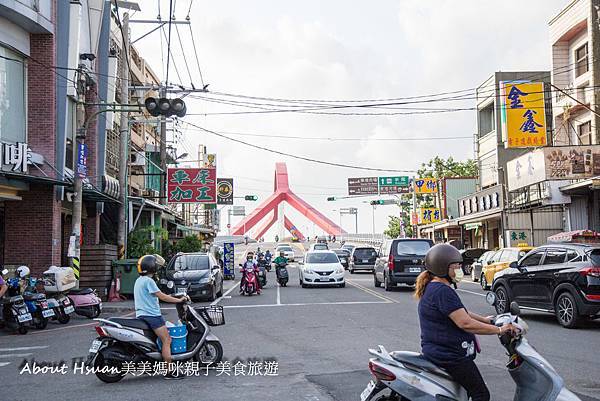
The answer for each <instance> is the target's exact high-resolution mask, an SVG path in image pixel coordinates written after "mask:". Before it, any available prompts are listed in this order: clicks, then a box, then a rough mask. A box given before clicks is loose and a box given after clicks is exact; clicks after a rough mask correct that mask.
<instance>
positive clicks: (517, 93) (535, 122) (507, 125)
mask: <svg viewBox="0 0 600 401" xmlns="http://www.w3.org/2000/svg"><path fill="white" fill-rule="evenodd" d="M502 129H503V132H504V137H505V138H506V146H507V147H508V148H528V147H535V146H546V108H545V102H544V84H543V83H542V82H534V83H530V82H528V83H505V85H504V87H503V92H502Z"/></svg>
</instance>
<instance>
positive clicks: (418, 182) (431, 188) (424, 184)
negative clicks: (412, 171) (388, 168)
mask: <svg viewBox="0 0 600 401" xmlns="http://www.w3.org/2000/svg"><path fill="white" fill-rule="evenodd" d="M413 187H414V190H415V193H417V194H434V193H436V192H437V191H438V188H437V187H438V185H437V180H436V179H435V178H415V181H414V185H413Z"/></svg>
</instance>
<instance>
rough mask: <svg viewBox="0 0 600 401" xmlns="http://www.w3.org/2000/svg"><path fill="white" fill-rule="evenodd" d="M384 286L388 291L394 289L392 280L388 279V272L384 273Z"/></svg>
mask: <svg viewBox="0 0 600 401" xmlns="http://www.w3.org/2000/svg"><path fill="white" fill-rule="evenodd" d="M383 287H384V288H385V290H386V291H391V290H392V285H391V284H390V281H389V280H388V276H387V274H384V275H383Z"/></svg>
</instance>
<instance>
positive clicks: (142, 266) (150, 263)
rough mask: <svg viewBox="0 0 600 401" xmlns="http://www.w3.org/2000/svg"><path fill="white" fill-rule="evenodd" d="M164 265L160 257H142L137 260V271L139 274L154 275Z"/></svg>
mask: <svg viewBox="0 0 600 401" xmlns="http://www.w3.org/2000/svg"><path fill="white" fill-rule="evenodd" d="M164 265H165V260H164V259H163V258H162V256H160V255H156V254H155V255H144V256H142V257H141V258H139V259H138V262H137V269H138V273H139V274H148V273H156V271H157V270H158V269H159V268H160V267H162V266H164Z"/></svg>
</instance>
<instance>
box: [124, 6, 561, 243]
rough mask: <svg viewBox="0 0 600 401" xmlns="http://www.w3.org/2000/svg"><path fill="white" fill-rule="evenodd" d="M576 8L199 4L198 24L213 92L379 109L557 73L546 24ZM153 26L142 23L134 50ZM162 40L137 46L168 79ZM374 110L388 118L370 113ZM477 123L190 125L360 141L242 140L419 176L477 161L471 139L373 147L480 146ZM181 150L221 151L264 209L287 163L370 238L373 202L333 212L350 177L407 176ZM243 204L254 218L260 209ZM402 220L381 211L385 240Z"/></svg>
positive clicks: (205, 107) (310, 119) (327, 205)
mask: <svg viewBox="0 0 600 401" xmlns="http://www.w3.org/2000/svg"><path fill="white" fill-rule="evenodd" d="M160 3H161V7H162V11H161V15H162V18H163V19H166V18H167V16H168V14H169V12H168V6H169V1H167V0H163V1H161V2H160ZM173 3H174V5H175V12H174V15H175V16H176V18H177V19H179V20H183V19H185V17H186V15H187V11H188V9H189V6H190V0H174V1H173ZM568 3H569V1H567V0H527V1H522V0H507V1H496V0H461V1H456V0H427V1H424V0H397V1H391V0H379V1H369V2H367V1H342V0H328V1H322V0H320V1H319V0H303V1H281V0H279V1H276V0H270V1H269V0H262V1H260V0H254V1H247V0H236V1H233V0H231V1H228V0H223V1H218V2H217V1H205V0H204V1H203V0H194V1H193V2H192V4H191V13H190V19H191V21H192V26H193V33H194V40H195V43H196V47H197V49H198V53H199V54H198V56H199V63H200V66H201V69H202V74H203V78H204V82H205V83H209V84H210V87H209V89H210V90H211V91H213V92H224V93H233V94H244V95H251V96H262V97H276V98H291V99H329V100H351V99H382V98H397V97H407V96H416V95H425V94H433V93H440V92H447V91H455V90H463V89H469V88H474V87H475V86H477V85H479V84H480V83H482V82H483V81H484V80H485V79H486V78H488V77H489V75H490V74H491V73H493V72H494V71H517V70H549V69H550V68H551V67H550V45H549V40H548V21H549V20H550V19H551V18H552V17H553V16H554V15H556V14H557V13H558V12H559V11H560V10H561V9H562V8H563V7H565V6H566V5H567V4H568ZM139 4H140V6H141V7H142V9H143V10H142V12H141V13H137V14H136V15H134V16H133V17H132V18H133V19H139V18H152V19H154V18H156V16H157V14H158V0H144V1H143V2H142V1H139ZM151 28H152V26H149V25H141V24H132V38H133V39H136V38H138V37H139V36H141V34H143V33H144V32H146V31H148V30H149V29H151ZM159 32H160V31H157V32H156V33H153V34H151V35H149V36H148V37H146V38H144V39H142V40H140V41H139V42H137V43H136V45H135V46H136V47H137V48H138V49H139V51H140V53H141V55H142V56H143V57H144V58H146V59H147V60H148V61H149V62H150V64H151V66H152V67H153V69H154V71H155V72H156V73H157V74H158V75H159V76H160V77H161V79H163V80H164V79H165V73H166V71H165V63H166V53H165V52H164V51H163V52H162V55H161V52H160V51H159V49H160V47H161V41H160V38H161V37H160V35H159ZM179 33H180V35H181V38H182V42H183V48H184V50H185V55H186V58H187V61H188V64H189V68H190V70H191V75H192V81H193V82H194V84H195V86H196V87H200V86H201V84H200V75H199V73H198V68H197V67H196V62H195V57H194V51H193V46H192V41H191V38H190V32H189V28H188V27H187V26H184V25H181V26H179ZM171 35H172V52H173V57H172V60H174V62H175V63H176V65H177V68H178V70H179V74H180V76H181V83H182V84H184V85H185V86H189V85H190V78H189V77H188V73H187V69H186V67H185V62H184V59H183V56H182V51H181V48H180V44H179V40H178V38H177V34H176V30H175V28H172V32H171ZM165 42H166V41H165V40H164V38H163V41H162V45H163V47H165V48H166V45H165ZM174 69H175V68H174V67H173V64H171V67H170V71H169V81H170V82H178V81H179V78H177V75H176V73H175V71H174ZM238 100H239V99H238ZM186 103H187V106H188V113H190V114H192V113H194V114H195V113H211V112H212V113H214V112H229V111H240V110H248V109H240V108H236V107H233V106H229V105H227V106H223V105H215V104H214V103H207V102H205V101H202V100H197V99H196V100H194V99H189V98H188V100H187V101H186ZM474 105H475V104H474V101H473V100H468V101H464V102H461V103H459V104H457V103H456V102H454V103H451V104H445V105H444V107H473V106H474ZM433 107H440V104H436V105H435V106H433ZM364 111H371V112H372V111H386V110H381V109H379V110H378V109H369V110H359V112H364ZM475 117H476V116H475V112H474V111H462V112H453V113H441V114H425V115H423V114H421V115H393V116H340V115H315V114H300V113H274V114H273V113H266V114H238V115H211V116H191V115H190V116H187V117H185V119H184V120H187V121H190V122H193V123H194V124H198V125H201V126H202V127H205V128H208V129H211V130H215V131H220V132H238V133H250V134H268V135H285V136H302V137H311V138H313V137H328V138H359V139H362V140H361V141H355V142H350V141H346V142H340V141H335V142H333V141H318V140H314V139H311V140H297V139H284V138H264V137H248V136H235V138H237V139H241V140H244V141H249V142H252V143H255V144H257V145H261V146H264V147H268V148H271V149H275V150H281V151H284V152H288V153H294V154H297V155H299V156H303V157H309V158H314V159H320V160H325V161H330V162H336V163H345V164H353V165H359V166H366V167H377V168H385V169H408V170H414V169H417V168H419V167H420V164H421V163H422V162H426V161H428V160H429V159H430V158H432V157H434V156H436V155H439V156H441V157H447V156H453V157H454V158H455V159H460V160H463V159H466V158H471V157H472V156H473V145H472V142H473V141H472V139H459V140H435V141H418V142H417V141H398V142H389V141H387V142H386V141H374V140H373V139H377V138H414V137H456V136H471V135H472V134H473V132H474V130H475V126H476V120H475ZM181 141H182V144H180V145H179V148H180V151H179V153H183V152H187V153H190V155H192V154H193V155H194V156H193V158H194V159H195V158H196V156H195V154H196V149H197V146H198V144H201V143H202V144H205V145H206V146H207V147H208V150H209V152H210V153H217V155H218V175H219V176H220V177H234V179H235V184H234V185H235V191H236V194H237V195H244V194H256V195H258V196H259V198H260V199H264V198H265V197H266V196H268V195H269V194H270V193H271V192H272V185H273V184H272V182H273V173H274V166H275V162H277V161H285V162H286V163H287V166H288V172H289V175H290V180H291V186H292V188H293V189H294V191H295V192H296V193H298V194H299V195H301V196H302V197H303V198H304V199H305V200H307V201H308V202H309V203H311V204H312V205H313V206H314V207H315V208H317V209H319V210H320V211H321V212H323V213H324V214H326V215H327V216H328V217H330V218H331V219H332V220H333V221H335V222H339V214H338V213H337V212H336V211H333V210H334V209H339V208H340V207H350V206H356V207H359V209H360V211H359V227H358V228H359V232H371V230H372V211H371V207H370V206H368V205H367V204H364V203H362V201H363V200H365V198H360V199H347V200H339V201H336V202H327V201H326V200H325V199H326V197H327V196H335V195H337V196H343V195H345V194H346V182H347V178H348V177H361V176H373V175H398V174H397V173H390V174H385V173H375V174H373V173H372V172H368V171H361V170H351V169H347V168H338V167H329V166H324V165H319V164H314V163H310V162H306V161H301V160H295V159H292V158H288V157H285V156H278V155H275V154H272V153H268V152H265V151H261V150H256V149H252V148H249V147H247V146H245V145H241V144H235V143H232V142H230V141H228V140H226V139H222V138H218V137H216V136H212V135H208V134H205V133H201V132H197V131H192V130H188V131H184V134H183V137H182V139H181ZM366 200H368V198H367V199H366ZM236 201H237V200H236ZM238 204H240V205H245V206H246V208H247V209H251V208H253V207H254V206H256V205H257V204H258V203H254V202H243V201H241V202H239V203H238ZM290 209H291V207H287V209H286V211H287V213H288V214H289V216H290V218H291V219H292V220H293V221H294V223H295V224H296V226H297V227H299V229H300V230H301V231H302V232H303V233H304V234H307V235H314V231H313V230H314V226H313V224H312V223H310V222H309V221H308V220H306V219H305V218H304V217H303V216H300V215H298V214H297V213H294V212H292V211H291V210H290ZM396 213H398V209H397V207H395V206H382V207H378V208H377V210H376V211H375V229H376V231H377V232H381V231H383V229H384V228H385V227H386V226H387V220H388V218H387V216H389V215H391V214H396ZM225 219H226V216H225ZM225 219H224V221H225ZM236 219H237V218H236ZM235 221H237V220H234V222H235ZM225 224H226V223H225ZM342 226H343V228H344V229H346V230H347V231H349V232H353V231H354V219H353V218H351V217H350V216H344V217H343V219H342ZM317 233H319V230H318V228H317ZM269 236H271V235H269ZM269 239H270V238H269Z"/></svg>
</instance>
